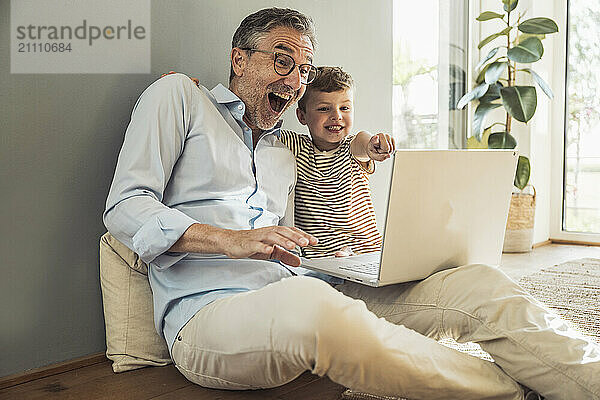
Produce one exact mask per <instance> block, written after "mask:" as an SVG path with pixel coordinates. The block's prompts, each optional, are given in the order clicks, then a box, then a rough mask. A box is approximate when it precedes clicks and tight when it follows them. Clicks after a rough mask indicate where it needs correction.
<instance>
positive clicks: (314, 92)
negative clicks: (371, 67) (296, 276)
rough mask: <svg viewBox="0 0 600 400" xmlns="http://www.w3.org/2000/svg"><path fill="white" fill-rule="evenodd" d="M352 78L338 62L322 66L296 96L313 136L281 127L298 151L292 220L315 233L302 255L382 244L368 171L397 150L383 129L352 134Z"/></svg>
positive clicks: (378, 247)
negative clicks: (313, 243)
mask: <svg viewBox="0 0 600 400" xmlns="http://www.w3.org/2000/svg"><path fill="white" fill-rule="evenodd" d="M353 95H354V82H353V80H352V77H351V76H350V74H348V73H347V72H345V71H343V70H342V69H341V68H339V67H319V68H318V74H317V78H316V79H315V80H314V81H313V82H312V83H311V84H310V85H308V86H307V87H306V92H305V93H304V96H303V97H302V98H301V99H300V100H299V101H298V109H297V110H296V115H297V117H298V120H299V121H300V123H301V124H303V125H306V126H308V130H309V133H310V136H308V135H303V134H297V133H295V132H292V131H285V130H282V132H281V136H280V139H281V141H282V142H283V143H284V144H285V145H286V146H287V147H288V148H289V149H290V150H291V151H292V153H293V154H294V156H295V157H296V171H297V181H296V193H295V198H294V224H295V226H296V227H297V228H299V229H301V230H303V231H305V232H307V233H309V234H311V235H313V236H315V237H317V239H319V243H318V244H316V245H314V246H310V247H306V248H303V249H302V251H303V256H304V257H307V258H318V257H325V256H332V255H336V256H345V255H351V254H353V253H356V254H361V253H368V252H373V251H379V250H381V235H380V234H379V232H378V231H377V226H376V223H375V210H374V208H373V202H372V201H371V191H370V189H369V182H368V178H369V175H370V174H372V173H373V172H374V171H375V165H374V162H373V161H374V160H375V161H383V160H385V159H387V158H389V157H390V154H392V152H393V151H394V146H395V144H394V139H393V138H392V137H391V136H390V135H386V134H383V133H380V134H378V135H375V136H372V137H371V135H370V134H369V133H367V132H364V131H362V132H359V133H358V134H356V135H351V134H350V133H351V131H352V125H353V119H354V107H353Z"/></svg>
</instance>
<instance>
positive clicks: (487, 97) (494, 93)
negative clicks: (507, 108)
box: [479, 82, 503, 103]
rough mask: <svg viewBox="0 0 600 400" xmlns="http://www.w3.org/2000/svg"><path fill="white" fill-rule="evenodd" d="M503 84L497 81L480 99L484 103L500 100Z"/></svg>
mask: <svg viewBox="0 0 600 400" xmlns="http://www.w3.org/2000/svg"><path fill="white" fill-rule="evenodd" d="M502 87H503V86H502V84H501V83H500V82H496V83H494V84H493V85H490V87H489V89H488V91H487V92H485V94H484V95H483V96H482V97H481V98H480V99H479V101H480V102H482V103H491V102H492V101H494V100H498V99H499V98H500V88H502Z"/></svg>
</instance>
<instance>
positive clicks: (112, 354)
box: [100, 232, 171, 372]
mask: <svg viewBox="0 0 600 400" xmlns="http://www.w3.org/2000/svg"><path fill="white" fill-rule="evenodd" d="M100 284H101V286H102V301H103V303H104V322H105V324H106V356H107V357H108V358H109V359H110V360H112V362H113V371H115V372H124V371H129V370H132V369H137V368H143V367H147V366H163V365H167V364H169V363H171V358H170V357H169V350H168V349H167V344H166V342H165V340H164V339H163V338H162V337H160V336H159V335H158V333H156V330H155V329H154V317H153V303H152V292H151V290H150V283H149V282H148V267H147V266H146V264H144V262H142V261H141V260H140V258H139V257H138V255H137V254H135V253H134V252H133V251H131V250H130V249H129V248H128V247H126V246H125V245H124V244H122V243H121V242H119V241H118V240H117V239H115V238H114V237H113V236H112V235H111V234H110V233H108V232H107V233H105V234H104V235H103V236H102V237H101V238H100Z"/></svg>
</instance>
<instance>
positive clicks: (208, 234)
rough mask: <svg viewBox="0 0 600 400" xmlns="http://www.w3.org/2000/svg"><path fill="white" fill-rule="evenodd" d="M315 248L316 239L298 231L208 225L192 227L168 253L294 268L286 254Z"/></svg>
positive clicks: (295, 259) (293, 257)
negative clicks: (275, 263)
mask: <svg viewBox="0 0 600 400" xmlns="http://www.w3.org/2000/svg"><path fill="white" fill-rule="evenodd" d="M315 244H317V239H316V238H315V237H314V236H311V235H309V234H307V233H305V232H302V231H301V230H300V229H297V228H293V227H287V226H268V227H264V228H258V229H248V230H239V231H235V230H230V229H221V228H217V227H214V226H211V225H205V224H193V225H192V226H190V227H189V228H188V229H187V230H186V231H185V233H184V234H183V235H182V236H181V237H180V238H179V240H177V242H175V244H174V245H173V246H172V247H171V249H170V251H173V252H181V253H209V254H225V255H226V256H228V257H230V258H254V259H257V260H271V259H273V260H280V261H282V262H283V263H284V264H287V265H291V266H294V267H297V266H299V265H300V258H298V256H296V255H294V254H292V253H290V252H288V251H286V249H287V250H294V249H295V248H296V246H297V245H298V246H301V247H304V246H308V245H315Z"/></svg>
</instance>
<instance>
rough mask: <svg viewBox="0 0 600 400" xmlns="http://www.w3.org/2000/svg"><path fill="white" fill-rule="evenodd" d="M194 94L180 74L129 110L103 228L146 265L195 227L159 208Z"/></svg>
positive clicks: (149, 91) (161, 82) (181, 145)
mask: <svg viewBox="0 0 600 400" xmlns="http://www.w3.org/2000/svg"><path fill="white" fill-rule="evenodd" d="M193 90H197V88H196V87H195V86H194V84H193V82H192V81H191V80H190V79H189V78H188V77H186V76H185V75H181V74H176V75H170V76H167V77H164V78H161V79H159V80H157V81H156V82H154V83H153V84H152V85H150V86H149V87H148V88H147V89H146V90H145V91H144V93H142V95H141V96H140V98H139V99H138V101H137V103H136V105H135V107H134V110H133V113H132V116H131V121H130V123H129V126H128V127H127V131H126V132H125V139H124V141H123V147H122V148H121V151H120V153H119V158H118V161H117V166H116V170H115V175H114V178H113V181H112V184H111V188H110V191H109V194H108V198H107V201H106V209H105V211H104V215H103V220H104V225H105V226H106V228H107V229H108V231H109V232H110V233H111V234H112V235H113V236H115V237H116V238H117V239H118V240H119V241H121V242H122V243H124V244H125V245H126V246H128V247H129V248H130V249H131V250H133V251H134V252H136V253H137V254H138V255H139V256H140V258H141V259H142V260H143V261H144V262H146V263H149V262H151V261H152V260H154V259H155V258H156V257H158V256H159V255H161V254H163V253H164V252H166V251H167V250H168V249H169V248H171V246H172V245H173V244H174V243H175V242H176V241H177V240H178V239H179V238H180V237H181V235H183V233H184V232H185V231H186V230H187V229H188V228H189V227H190V226H191V225H192V224H194V223H196V222H197V221H195V220H194V219H193V218H191V217H189V216H188V215H186V214H184V213H182V212H181V211H179V210H176V209H174V208H170V207H168V206H167V205H165V204H163V202H162V201H163V194H164V192H165V188H166V186H167V183H168V182H169V179H170V177H171V173H172V172H173V168H174V166H175V164H176V163H177V160H178V159H179V156H180V155H181V153H182V152H183V148H184V145H185V140H186V135H187V132H188V129H189V125H190V121H191V118H192V113H194V112H195V109H196V107H195V104H194V98H195V97H194V96H193V95H192V91H193Z"/></svg>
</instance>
